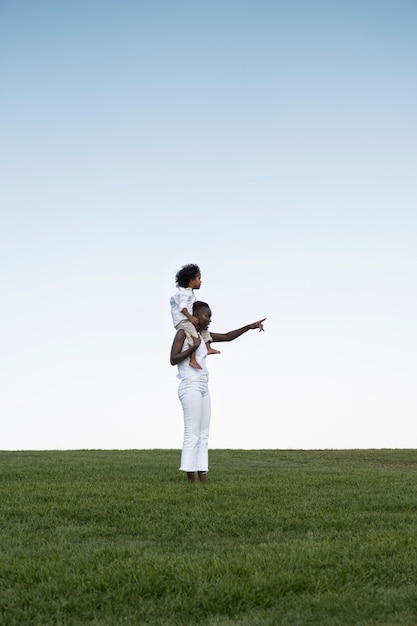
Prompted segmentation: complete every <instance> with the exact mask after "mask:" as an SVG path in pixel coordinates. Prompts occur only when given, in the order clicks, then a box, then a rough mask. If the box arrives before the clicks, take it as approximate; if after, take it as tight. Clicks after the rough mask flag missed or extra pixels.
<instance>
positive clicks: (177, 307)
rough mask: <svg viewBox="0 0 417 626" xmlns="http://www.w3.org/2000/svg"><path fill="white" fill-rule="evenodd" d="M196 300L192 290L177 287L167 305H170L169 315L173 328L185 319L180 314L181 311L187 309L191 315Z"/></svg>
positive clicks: (182, 314)
mask: <svg viewBox="0 0 417 626" xmlns="http://www.w3.org/2000/svg"><path fill="white" fill-rule="evenodd" d="M196 300H197V298H196V297H195V295H194V290H193V289H191V287H178V290H177V292H176V293H175V294H174V295H173V296H172V297H171V299H170V301H169V303H170V305H171V315H172V321H173V323H174V327H175V328H176V326H177V324H179V322H181V321H182V320H186V319H187V317H186V316H185V315H184V313H182V310H183V309H187V311H188V312H189V313H191V315H192V314H193V304H194V302H195V301H196Z"/></svg>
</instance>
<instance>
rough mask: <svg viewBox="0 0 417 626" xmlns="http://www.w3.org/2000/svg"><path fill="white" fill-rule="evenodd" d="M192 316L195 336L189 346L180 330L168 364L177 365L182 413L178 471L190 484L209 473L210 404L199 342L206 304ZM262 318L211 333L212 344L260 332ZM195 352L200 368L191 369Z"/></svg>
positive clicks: (204, 354) (208, 316) (207, 310)
mask: <svg viewBox="0 0 417 626" xmlns="http://www.w3.org/2000/svg"><path fill="white" fill-rule="evenodd" d="M193 315H194V316H195V317H196V318H197V320H198V323H197V324H196V328H197V332H198V337H197V338H196V339H195V340H194V343H191V342H190V340H188V339H187V337H186V335H185V332H184V330H182V329H179V330H178V331H177V333H176V335H175V337H174V341H173V343H172V347H171V357H170V361H171V365H177V366H178V374H177V377H178V378H179V379H180V381H181V382H180V385H179V388H178V397H179V399H180V401H181V404H182V409H183V413H184V441H183V446H182V453H181V466H180V470H182V471H183V472H187V477H188V481H189V482H195V474H196V472H197V473H198V478H199V480H200V482H206V475H207V471H208V439H209V429H210V416H211V403H210V392H209V388H208V369H207V365H206V357H207V348H206V345H205V343H204V341H201V332H203V331H205V330H207V329H208V327H209V325H210V322H211V310H210V307H209V305H208V304H207V303H205V302H199V301H197V302H195V303H194V306H193ZM265 319H266V318H265V317H264V318H263V319H261V320H259V321H258V322H253V323H252V324H248V325H247V326H243V327H242V328H238V329H236V330H231V331H229V332H228V333H213V332H210V335H211V341H212V343H215V342H220V341H233V340H234V339H237V338H238V337H240V336H241V335H243V334H244V333H246V332H247V331H248V330H253V329H256V328H259V331H263V330H264V327H263V322H264V321H265ZM194 353H195V356H196V358H197V361H198V363H199V364H200V365H201V369H196V368H194V367H190V356H191V355H192V354H194Z"/></svg>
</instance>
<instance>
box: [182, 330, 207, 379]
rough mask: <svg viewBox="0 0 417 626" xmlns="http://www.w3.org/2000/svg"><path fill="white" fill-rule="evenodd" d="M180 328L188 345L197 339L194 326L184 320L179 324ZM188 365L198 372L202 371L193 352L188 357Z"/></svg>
mask: <svg viewBox="0 0 417 626" xmlns="http://www.w3.org/2000/svg"><path fill="white" fill-rule="evenodd" d="M181 328H182V329H183V331H184V332H185V334H186V337H187V339H188V341H189V342H190V343H192V342H193V341H194V339H196V338H197V337H198V333H197V330H196V328H195V326H194V324H192V323H191V322H189V321H188V320H185V321H184V322H181ZM190 365H191V367H195V368H196V369H198V370H201V369H203V368H202V367H201V365H200V364H199V363H198V361H197V358H196V355H195V352H193V353H192V354H191V355H190Z"/></svg>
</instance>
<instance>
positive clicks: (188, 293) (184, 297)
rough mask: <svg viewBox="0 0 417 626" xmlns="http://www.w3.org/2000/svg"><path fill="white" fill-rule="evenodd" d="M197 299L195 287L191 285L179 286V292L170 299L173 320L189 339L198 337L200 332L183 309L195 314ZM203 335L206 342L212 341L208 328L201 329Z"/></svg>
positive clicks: (176, 326)
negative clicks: (194, 308) (194, 306)
mask: <svg viewBox="0 0 417 626" xmlns="http://www.w3.org/2000/svg"><path fill="white" fill-rule="evenodd" d="M196 300H197V298H196V297H195V295H194V289H191V287H178V289H177V292H176V293H175V294H174V295H173V296H171V299H170V301H169V303H170V305H171V315H172V321H173V324H174V326H175V328H176V329H177V330H179V329H180V328H182V329H183V331H184V332H185V334H186V337H187V339H190V338H191V337H198V332H197V329H196V327H195V326H194V324H193V323H192V322H190V320H189V319H188V317H186V316H185V315H184V313H183V312H182V310H183V309H187V311H188V312H189V313H190V314H191V315H192V314H193V304H194V302H195V301H196ZM201 336H202V338H203V341H204V343H207V342H208V341H211V337H210V333H209V331H208V330H203V331H201Z"/></svg>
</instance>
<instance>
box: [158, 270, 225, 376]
mask: <svg viewBox="0 0 417 626" xmlns="http://www.w3.org/2000/svg"><path fill="white" fill-rule="evenodd" d="M175 281H176V284H177V287H178V290H177V292H176V293H175V294H174V295H173V296H172V297H171V299H170V304H171V315H172V321H173V322H174V326H175V328H176V329H177V330H179V329H180V328H182V329H183V330H184V332H185V334H186V336H187V339H188V340H189V341H191V342H193V339H192V338H193V337H198V332H197V330H196V328H195V326H194V324H197V323H198V319H197V318H196V317H194V315H193V304H194V302H195V301H196V300H197V298H196V297H195V295H194V289H200V287H201V273H200V268H199V267H198V265H194V264H192V263H191V264H189V265H184V266H183V267H182V268H181V269H180V270H179V271H178V272H177V275H176V276H175ZM201 336H202V338H203V341H204V343H205V344H206V347H207V354H220V352H219V350H213V348H211V346H210V342H211V337H210V333H209V332H208V330H203V331H202V332H201ZM195 355H196V353H195V352H193V353H192V354H191V355H190V365H191V367H195V368H196V369H198V370H201V369H202V367H201V365H199V363H198V362H197V359H196V356H195Z"/></svg>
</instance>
